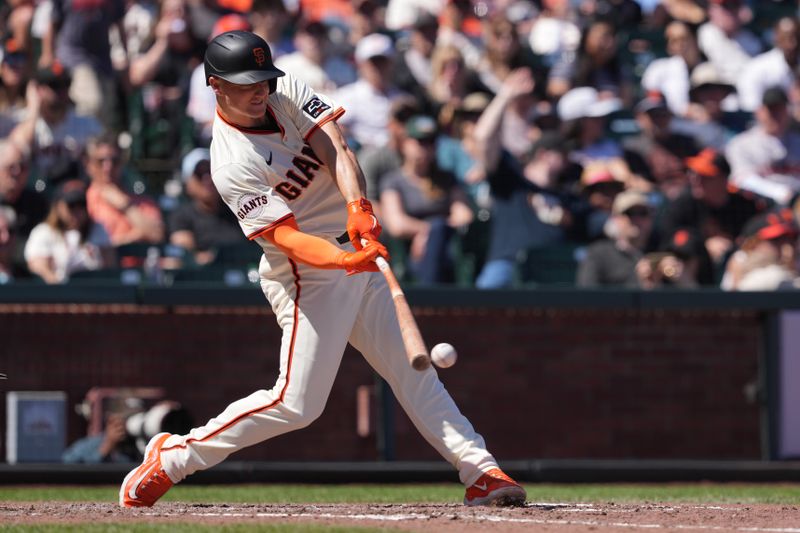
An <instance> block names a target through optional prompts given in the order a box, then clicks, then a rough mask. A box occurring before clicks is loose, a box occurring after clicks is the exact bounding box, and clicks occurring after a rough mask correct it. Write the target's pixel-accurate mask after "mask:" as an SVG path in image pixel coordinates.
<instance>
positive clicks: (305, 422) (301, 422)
mask: <svg viewBox="0 0 800 533" xmlns="http://www.w3.org/2000/svg"><path fill="white" fill-rule="evenodd" d="M324 407H325V406H324V405H322V406H314V407H305V408H303V409H300V410H297V411H295V412H294V413H293V415H292V418H291V420H290V423H291V424H292V427H293V428H294V429H301V428H304V427H306V426H309V425H310V424H311V423H312V422H314V420H316V419H317V418H319V417H320V415H321V414H322V411H323V408H324Z"/></svg>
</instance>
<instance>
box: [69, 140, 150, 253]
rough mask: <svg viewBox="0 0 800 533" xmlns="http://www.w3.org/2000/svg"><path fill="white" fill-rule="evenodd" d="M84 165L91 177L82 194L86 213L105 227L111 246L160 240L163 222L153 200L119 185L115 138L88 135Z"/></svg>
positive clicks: (119, 154) (119, 163)
mask: <svg viewBox="0 0 800 533" xmlns="http://www.w3.org/2000/svg"><path fill="white" fill-rule="evenodd" d="M84 167H85V169H86V173H87V174H88V175H89V178H90V179H91V184H90V185H89V190H88V191H87V194H86V198H87V205H88V209H89V215H91V217H92V220H94V221H95V222H97V223H99V224H101V225H102V226H103V228H105V230H106V232H107V233H108V234H109V236H110V237H111V242H112V244H113V245H114V246H120V245H123V244H129V243H133V242H148V243H156V244H157V243H160V242H162V241H163V239H164V224H163V221H162V218H161V212H160V211H159V209H158V206H157V205H156V204H155V202H153V200H151V199H150V198H148V197H145V196H143V195H136V194H133V193H131V192H128V191H126V190H125V189H124V188H123V183H122V178H123V173H122V170H123V160H122V152H121V150H120V148H119V144H118V143H117V141H116V139H114V138H113V137H111V136H108V135H105V136H98V137H94V138H92V139H91V140H90V141H89V143H88V144H87V147H86V156H85V158H84Z"/></svg>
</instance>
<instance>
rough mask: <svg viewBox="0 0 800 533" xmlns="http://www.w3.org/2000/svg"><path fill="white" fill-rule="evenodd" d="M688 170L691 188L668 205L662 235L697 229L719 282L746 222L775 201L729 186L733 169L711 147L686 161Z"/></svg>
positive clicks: (661, 226) (661, 220)
mask: <svg viewBox="0 0 800 533" xmlns="http://www.w3.org/2000/svg"><path fill="white" fill-rule="evenodd" d="M686 167H687V174H688V178H689V185H690V186H689V187H688V188H686V189H685V190H683V191H682V192H681V194H680V195H679V196H678V197H677V198H675V199H674V200H672V201H670V202H668V203H667V204H666V205H665V207H664V209H663V211H662V213H661V216H660V218H659V228H660V230H661V231H660V234H661V235H664V236H667V237H669V236H670V235H674V234H675V233H676V232H677V231H679V230H680V229H682V228H694V229H695V230H696V231H697V232H698V235H699V237H700V238H701V239H702V242H703V244H704V246H705V249H706V252H707V253H708V255H709V257H710V259H711V261H712V264H713V266H714V269H715V271H714V274H715V276H716V279H720V278H721V275H722V269H723V268H724V265H725V261H726V260H727V259H728V257H729V255H730V254H731V253H732V252H733V250H734V249H735V244H736V239H737V237H738V236H739V235H740V234H741V232H742V230H743V228H744V226H745V223H746V222H747V221H748V220H750V219H751V218H753V217H754V216H755V215H756V214H758V213H760V212H763V211H765V210H766V209H768V208H769V207H770V206H771V205H772V202H771V201H769V200H767V199H765V198H761V197H759V196H756V195H754V194H752V193H749V192H746V191H740V190H739V189H737V188H736V187H734V186H733V185H731V184H730V183H728V177H729V174H730V166H729V165H728V162H727V160H726V159H725V156H724V155H722V154H720V153H719V152H716V151H715V150H713V149H711V148H706V149H705V150H703V151H702V152H700V153H699V154H698V155H696V156H694V157H690V158H688V159H686Z"/></svg>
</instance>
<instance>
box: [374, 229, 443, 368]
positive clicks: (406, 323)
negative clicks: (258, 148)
mask: <svg viewBox="0 0 800 533" xmlns="http://www.w3.org/2000/svg"><path fill="white" fill-rule="evenodd" d="M362 242H364V241H363V240H362ZM375 263H376V264H377V265H378V269H379V270H380V271H381V274H383V277H384V278H386V283H387V284H388V285H389V291H390V292H391V293H392V301H393V302H394V309H395V312H396V314H397V323H398V324H399V325H400V334H401V335H402V336H403V345H404V346H405V347H406V357H408V362H409V364H411V366H412V367H413V368H414V370H419V371H422V370H425V369H427V368H428V367H429V366H431V356H430V354H429V353H428V349H427V348H425V342H424V341H423V340H422V335H421V334H420V332H419V327H418V326H417V321H416V320H414V315H412V314H411V308H410V307H409V306H408V302H407V301H406V295H405V294H404V293H403V289H402V288H400V283H399V282H398V281H397V278H396V277H395V275H394V272H392V267H391V266H389V263H388V261H386V259H384V258H383V257H381V256H378V257H377V258H376V259H375Z"/></svg>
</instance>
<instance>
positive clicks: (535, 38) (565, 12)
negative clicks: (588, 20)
mask: <svg viewBox="0 0 800 533" xmlns="http://www.w3.org/2000/svg"><path fill="white" fill-rule="evenodd" d="M574 18H575V14H574V13H573V11H572V9H571V5H570V2H569V0H543V1H542V11H541V12H540V13H539V16H538V17H536V19H535V21H534V23H533V26H532V27H531V31H530V33H529V34H528V45H529V46H530V47H531V50H532V51H533V53H534V54H537V55H539V56H541V57H542V58H543V61H544V63H545V65H546V66H547V67H552V66H553V65H554V64H555V63H556V62H557V61H558V60H559V58H561V57H562V56H563V55H569V54H574V53H575V52H576V51H577V49H578V46H579V45H580V42H581V30H580V28H579V27H578V25H577V24H576V23H575V20H573V19H574Z"/></svg>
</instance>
